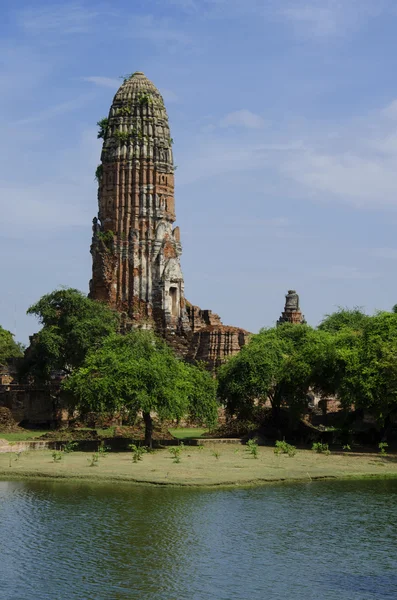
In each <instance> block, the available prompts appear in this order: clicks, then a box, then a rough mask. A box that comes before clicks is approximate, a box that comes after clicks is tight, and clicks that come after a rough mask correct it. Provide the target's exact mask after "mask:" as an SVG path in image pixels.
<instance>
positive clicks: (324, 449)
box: [312, 442, 331, 455]
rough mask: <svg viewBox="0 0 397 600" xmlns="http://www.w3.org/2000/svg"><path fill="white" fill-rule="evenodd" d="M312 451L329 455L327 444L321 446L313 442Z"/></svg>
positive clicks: (319, 443)
mask: <svg viewBox="0 0 397 600" xmlns="http://www.w3.org/2000/svg"><path fill="white" fill-rule="evenodd" d="M312 450H313V452H317V454H327V455H328V454H331V451H330V449H329V447H328V444H322V443H321V442H314V444H313V446H312Z"/></svg>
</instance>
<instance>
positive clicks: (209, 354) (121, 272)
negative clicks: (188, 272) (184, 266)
mask: <svg viewBox="0 0 397 600" xmlns="http://www.w3.org/2000/svg"><path fill="white" fill-rule="evenodd" d="M99 125H100V133H99V137H101V138H103V147H102V154H101V164H100V165H99V167H98V169H97V179H98V205H99V210H98V217H95V218H94V220H93V237H92V244H91V254H92V259H93V267H92V279H91V282H90V297H91V298H93V299H96V300H102V301H105V302H107V303H108V304H109V305H110V306H111V307H113V308H114V309H116V310H118V311H119V312H120V313H121V314H122V322H123V327H124V328H125V329H129V328H131V327H148V328H153V329H154V330H155V331H156V332H157V333H158V334H160V335H162V336H163V337H165V339H166V340H167V341H168V342H169V343H171V345H173V347H174V348H175V349H176V350H177V351H178V352H179V353H180V354H182V355H183V356H184V357H185V358H187V359H188V360H202V361H205V362H206V363H207V364H208V365H209V367H210V368H213V367H216V366H218V365H219V364H221V363H222V362H223V361H224V360H225V358H226V357H227V356H231V355H233V354H236V353H237V352H238V351H239V350H240V349H241V347H242V346H243V345H244V344H245V343H246V341H247V336H248V332H246V331H244V330H243V329H239V328H236V327H229V326H225V325H223V324H222V322H221V320H220V318H219V316H218V315H215V314H213V313H212V312H211V311H210V310H201V309H200V308H199V307H197V306H193V305H192V304H190V303H188V302H187V301H186V299H185V292H184V280H183V275H182V270H181V265H180V257H181V253H182V246H181V240H180V231H179V227H174V226H173V225H174V222H175V201H174V174H175V166H174V161H173V153H172V144H173V140H172V137H171V133H170V127H169V123H168V115H167V111H166V109H165V106H164V101H163V98H162V96H161V94H160V92H159V91H158V89H157V88H156V87H155V86H154V85H153V83H152V82H151V81H149V79H147V77H145V75H144V74H143V73H141V72H136V73H134V74H133V75H131V76H129V77H128V78H126V79H125V80H124V83H123V84H122V85H121V86H120V88H119V90H118V91H117V92H116V95H115V96H114V99H113V103H112V105H111V107H110V111H109V116H108V118H107V119H103V120H102V121H101V122H100V123H99Z"/></svg>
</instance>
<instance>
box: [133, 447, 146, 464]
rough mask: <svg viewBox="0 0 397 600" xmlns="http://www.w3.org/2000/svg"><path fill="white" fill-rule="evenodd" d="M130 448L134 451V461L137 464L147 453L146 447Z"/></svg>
mask: <svg viewBox="0 0 397 600" xmlns="http://www.w3.org/2000/svg"><path fill="white" fill-rule="evenodd" d="M129 448H130V450H132V461H133V462H134V463H137V462H138V460H143V455H144V454H146V452H147V449H146V448H145V446H137V445H136V444H130V445H129Z"/></svg>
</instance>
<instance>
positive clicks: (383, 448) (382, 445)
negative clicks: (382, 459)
mask: <svg viewBox="0 0 397 600" xmlns="http://www.w3.org/2000/svg"><path fill="white" fill-rule="evenodd" d="M388 447H389V444H387V443H386V442H380V444H379V445H378V448H379V452H380V453H381V454H382V456H387V452H386V448H388Z"/></svg>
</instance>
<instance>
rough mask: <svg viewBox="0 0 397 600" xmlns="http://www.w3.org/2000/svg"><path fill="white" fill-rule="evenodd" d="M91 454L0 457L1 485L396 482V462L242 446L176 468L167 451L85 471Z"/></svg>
mask: <svg viewBox="0 0 397 600" xmlns="http://www.w3.org/2000/svg"><path fill="white" fill-rule="evenodd" d="M91 457H92V454H90V453H86V452H72V453H69V454H66V453H62V459H61V460H60V461H56V462H54V460H53V458H52V453H51V451H49V450H45V451H38V450H37V451H31V452H24V453H21V454H20V455H19V457H18V456H17V455H16V454H15V453H3V454H0V479H2V480H5V479H15V478H35V477H40V478H56V479H84V480H91V481H92V480H93V481H101V480H102V481H131V482H139V483H152V484H163V485H164V484H173V485H184V486H189V485H191V486H215V485H246V484H251V483H258V484H259V483H265V482H278V481H299V480H305V481H310V480H314V479H322V478H345V477H349V478H356V477H376V476H377V477H385V476H387V477H397V456H396V455H390V456H386V457H382V456H380V455H379V454H375V453H374V454H371V453H362V454H358V453H331V454H330V455H329V456H326V455H324V454H315V453H314V452H312V451H310V450H299V451H298V452H297V454H296V456H294V457H288V456H287V455H278V456H277V455H275V454H274V452H273V449H272V448H269V447H261V448H259V452H258V458H257V459H255V458H253V457H252V456H250V455H249V454H248V452H247V450H246V448H245V447H244V446H237V447H236V446H235V445H228V444H225V445H224V446H223V445H222V446H220V445H219V444H217V445H215V444H214V445H211V446H205V447H204V448H202V449H200V448H198V447H194V446H191V447H185V449H184V450H183V451H182V455H181V462H180V463H175V462H173V457H172V455H171V453H170V451H169V449H162V450H156V451H154V452H152V453H150V454H145V455H144V456H143V460H142V461H139V462H138V463H133V461H132V455H131V454H130V453H109V454H107V455H106V456H105V457H101V458H99V461H98V463H97V464H96V466H90V464H91Z"/></svg>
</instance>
